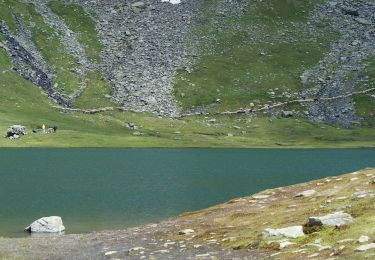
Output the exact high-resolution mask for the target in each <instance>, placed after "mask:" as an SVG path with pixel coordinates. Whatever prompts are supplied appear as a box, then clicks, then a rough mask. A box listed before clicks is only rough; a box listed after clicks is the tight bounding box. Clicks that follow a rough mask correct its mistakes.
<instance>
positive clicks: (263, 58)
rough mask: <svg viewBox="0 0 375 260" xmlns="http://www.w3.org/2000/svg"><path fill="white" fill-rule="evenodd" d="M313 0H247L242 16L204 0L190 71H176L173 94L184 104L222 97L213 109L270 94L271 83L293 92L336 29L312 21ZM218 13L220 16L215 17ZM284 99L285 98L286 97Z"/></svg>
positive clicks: (266, 97) (244, 103)
mask: <svg viewBox="0 0 375 260" xmlns="http://www.w3.org/2000/svg"><path fill="white" fill-rule="evenodd" d="M321 2H322V1H320V0H314V1H287V0H285V1H284V0H283V1H272V0H266V1H257V2H251V3H250V2H248V5H247V7H246V9H245V11H244V13H243V14H242V15H241V16H239V17H238V16H223V17H222V16H220V14H218V13H217V10H216V8H215V6H217V5H218V3H217V1H207V2H206V4H205V5H204V6H203V8H202V10H201V14H200V15H201V16H199V18H198V19H197V21H196V25H195V28H194V29H193V31H192V35H193V36H192V37H197V38H199V39H209V40H206V44H205V40H202V41H203V44H201V45H200V46H194V47H193V48H198V49H200V52H201V56H202V57H201V58H200V60H199V62H198V63H197V64H196V67H195V68H194V71H193V72H191V73H189V72H186V71H180V72H179V73H178V76H177V82H176V85H175V96H176V98H177V99H178V100H179V101H180V103H181V105H182V107H183V108H185V109H188V108H191V107H194V106H199V105H202V104H209V103H213V102H215V100H217V99H221V100H222V103H221V105H220V106H217V107H216V108H215V109H214V110H220V111H222V110H226V109H235V108H239V107H248V106H249V104H250V103H251V102H255V103H256V102H262V103H264V102H267V101H269V100H270V97H269V94H268V93H267V92H269V90H270V89H272V90H275V89H276V90H277V91H278V92H280V93H282V92H288V93H289V94H291V95H293V93H294V92H296V91H298V90H299V89H300V86H301V82H300V75H301V74H302V72H303V71H304V70H305V69H307V68H310V67H312V66H313V65H315V64H316V63H317V62H318V61H319V60H320V59H321V58H322V57H323V56H324V54H325V53H327V52H328V51H329V50H330V45H331V43H332V41H333V40H335V39H336V38H337V36H338V35H337V34H336V33H334V32H332V31H330V30H329V27H327V26H326V25H327V24H323V25H322V24H321V23H314V22H310V25H309V26H308V27H307V26H306V23H307V21H308V17H309V13H310V12H311V11H312V10H313V8H314V6H315V5H316V4H318V3H321ZM217 17H220V18H217ZM284 100H285V98H284Z"/></svg>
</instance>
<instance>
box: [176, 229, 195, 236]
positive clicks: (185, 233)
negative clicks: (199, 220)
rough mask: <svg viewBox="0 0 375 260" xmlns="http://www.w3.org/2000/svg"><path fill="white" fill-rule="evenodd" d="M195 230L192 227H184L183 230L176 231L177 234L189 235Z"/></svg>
mask: <svg viewBox="0 0 375 260" xmlns="http://www.w3.org/2000/svg"><path fill="white" fill-rule="evenodd" d="M194 232H195V231H194V230H193V229H184V230H180V231H179V232H178V234H179V235H190V234H193V233H194Z"/></svg>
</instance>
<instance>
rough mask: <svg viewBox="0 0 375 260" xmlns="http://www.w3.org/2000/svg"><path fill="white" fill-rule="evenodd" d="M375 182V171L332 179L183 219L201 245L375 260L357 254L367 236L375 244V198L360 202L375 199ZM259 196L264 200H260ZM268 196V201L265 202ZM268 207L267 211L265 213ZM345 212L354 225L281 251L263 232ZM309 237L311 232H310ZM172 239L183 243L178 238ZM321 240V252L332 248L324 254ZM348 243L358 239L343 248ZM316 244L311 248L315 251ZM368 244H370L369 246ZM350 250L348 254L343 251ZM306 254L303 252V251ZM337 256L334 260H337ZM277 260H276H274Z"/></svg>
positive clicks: (287, 255)
mask: <svg viewBox="0 0 375 260" xmlns="http://www.w3.org/2000/svg"><path fill="white" fill-rule="evenodd" d="M374 177H375V170H374V169H366V170H362V171H359V172H356V173H353V174H347V175H343V176H339V177H328V178H325V179H322V180H316V181H311V182H308V183H303V184H298V185H293V186H288V187H282V188H277V189H272V190H266V191H263V192H261V193H258V194H254V195H253V196H249V197H244V198H240V199H234V200H232V201H230V202H227V203H225V204H221V205H217V206H214V207H211V208H209V209H205V210H202V211H199V212H193V213H187V214H185V215H183V216H181V217H180V219H181V220H189V223H190V224H189V226H183V227H180V229H184V228H192V229H194V230H195V231H196V233H195V238H193V239H194V240H196V241H195V243H197V244H199V243H200V244H204V243H207V240H211V239H216V240H217V241H218V243H219V246H220V247H225V248H233V249H243V248H248V249H258V250H262V251H264V252H267V253H268V254H269V255H272V254H275V253H276V254H277V256H276V255H275V257H276V258H278V259H303V258H305V257H308V256H310V255H313V254H317V255H316V256H315V257H309V258H312V259H328V258H329V257H330V256H331V257H332V256H334V257H340V259H364V258H365V257H367V256H372V257H373V256H374V255H373V250H372V251H371V250H370V251H367V252H355V251H354V250H355V248H357V247H358V246H360V243H359V242H357V241H356V240H357V239H358V238H359V237H360V236H361V235H366V236H369V237H370V240H369V242H368V243H371V242H373V241H374V239H375V229H374V223H375V217H374V212H375V204H374V202H373V200H374V199H373V198H369V197H367V198H363V199H356V198H354V197H353V194H354V193H355V192H356V191H364V190H365V191H370V192H372V193H375V185H374V184H371V183H372V182H371V180H373V179H374ZM309 189H314V190H316V191H317V193H316V194H315V195H314V196H312V197H306V198H295V197H294V196H295V195H296V194H297V193H299V192H301V191H305V190H309ZM258 196H259V197H258ZM261 196H268V197H263V198H262V197H261ZM262 206H263V207H262ZM338 210H343V211H345V212H347V213H349V214H351V215H352V216H353V218H354V223H353V224H351V225H349V226H347V227H342V228H339V229H338V228H333V227H327V228H321V229H317V230H315V231H314V232H312V230H310V231H309V232H312V233H310V234H308V235H306V236H305V237H303V238H298V239H289V241H290V242H293V243H295V244H294V245H291V246H289V247H287V248H285V249H282V250H279V249H278V246H279V244H278V243H277V242H272V241H277V240H279V241H280V240H282V239H280V238H279V239H277V238H275V239H265V238H263V235H262V232H263V230H264V229H265V228H283V227H288V226H295V225H304V224H305V223H306V221H307V218H308V217H309V216H322V215H326V214H330V213H333V212H335V211H338ZM305 230H306V231H308V230H307V229H305ZM170 239H172V240H173V239H178V237H176V236H175V235H172V237H171V238H170ZM316 239H321V242H320V245H321V246H330V247H331V248H328V249H325V250H321V251H319V249H318V246H312V245H311V244H314V243H316V242H315V240H316ZM343 239H353V241H348V242H346V243H339V242H338V241H340V240H343ZM309 244H310V245H309ZM363 244H367V243H363ZM341 246H344V248H341V249H340V247H341ZM301 249H302V250H303V251H300V250H301ZM331 254H333V255H331ZM272 259H273V258H272Z"/></svg>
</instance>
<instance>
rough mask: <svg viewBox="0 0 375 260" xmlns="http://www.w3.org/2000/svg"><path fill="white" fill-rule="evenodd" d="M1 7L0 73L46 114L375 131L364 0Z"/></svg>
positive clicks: (45, 2)
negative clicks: (280, 122)
mask: <svg viewBox="0 0 375 260" xmlns="http://www.w3.org/2000/svg"><path fill="white" fill-rule="evenodd" d="M0 7H1V8H0V9H1V11H0V21H1V22H0V55H1V57H0V66H1V69H2V70H3V74H2V76H1V75H0V77H3V79H4V80H3V82H6V80H8V81H9V79H6V77H5V76H8V74H9V75H10V74H11V77H12V79H14V80H15V81H17V82H18V83H17V84H18V85H20V84H22V85H23V84H28V83H26V82H24V81H23V82H21V81H20V79H19V78H17V79H16V77H17V75H18V76H21V77H22V78H23V79H24V80H26V81H27V82H31V83H32V84H34V85H36V86H39V87H40V88H41V89H42V91H43V95H47V96H48V97H49V98H50V100H52V101H53V102H54V103H55V104H51V105H50V108H51V109H52V110H55V108H53V107H55V106H56V105H57V106H58V107H61V109H63V108H64V110H62V111H65V112H67V111H70V112H77V113H79V112H80V111H81V112H85V111H96V112H95V113H102V114H108V113H107V111H117V110H116V109H119V111H133V112H144V113H151V114H153V115H156V116H163V117H171V118H175V119H181V118H182V117H185V118H186V117H189V116H192V118H195V117H194V116H198V117H199V118H200V120H203V121H206V120H211V119H212V120H213V119H216V118H214V117H217V115H219V114H225V115H234V116H231V117H230V120H237V119H238V120H244V121H246V122H250V121H251V120H252V119H254V118H262V119H263V118H267V119H270V120H274V119H280V118H289V124H290V126H291V127H292V125H294V124H297V123H296V122H318V123H323V124H329V125H334V126H340V127H344V128H353V127H354V128H356V127H366V128H372V127H374V125H375V106H374V102H375V48H374V47H375V46H374V45H375V31H374V24H375V1H373V0H360V1H346V0H335V1H333V0H326V1H320V0H313V1H307V0H300V1H297V0H281V1H278V2H275V1H271V0H265V1H257V0H254V1H252V0H240V1H234V0H219V1H213V0H189V1H188V0H181V1H160V0H142V1H135V0H133V1H131V0H126V1H124V0H116V1H99V0H92V1H86V0H62V1H57V0H16V1H11V0H0ZM4 87H6V85H4ZM4 91H6V90H4ZM26 103H27V102H26ZM70 108H71V110H69V109H70ZM142 115H143V114H142ZM238 116H239V117H240V118H238ZM117 117H118V116H117V114H116V116H115V118H116V119H115V118H112V119H110V121H111V122H114V123H115V122H118V118H117ZM204 117H209V118H204ZM293 119H296V120H293ZM92 120H93V121H95V120H96V119H92ZM193 120H195V119H193ZM212 122H213V121H212ZM19 124H23V123H22V122H20V123H19ZM232 124H233V125H236V123H235V121H233V123H232ZM211 125H215V127H216V128H218V127H220V124H211ZM197 132H201V131H197ZM245 132H246V131H245ZM241 133H242V135H246V133H244V131H241ZM226 134H227V133H226Z"/></svg>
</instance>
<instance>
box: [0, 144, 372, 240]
mask: <svg viewBox="0 0 375 260" xmlns="http://www.w3.org/2000/svg"><path fill="white" fill-rule="evenodd" d="M365 167H375V149H310V150H304V149H301V150H299V149H296V150H277V149H0V236H9V237H15V236H23V235H26V234H24V232H22V230H23V228H24V227H25V226H26V225H28V224H30V223H31V222H32V221H34V220H35V219H38V218H40V217H43V216H52V215H58V216H61V217H62V218H63V221H64V224H65V226H66V228H67V233H81V232H89V231H94V230H102V229H123V228H126V227H130V226H135V225H141V224H145V223H150V222H156V221H160V220H162V219H165V218H168V217H172V216H176V215H178V214H180V213H182V212H186V211H192V210H198V209H202V208H205V207H208V206H211V205H214V204H217V203H221V202H225V201H227V200H229V199H232V198H235V197H240V196H245V195H250V194H252V193H255V192H258V191H261V190H264V189H267V188H274V187H279V186H284V185H289V184H294V183H299V182H305V181H308V180H312V179H318V178H322V177H326V176H332V175H339V174H343V173H346V172H350V171H355V170H358V169H361V168H365Z"/></svg>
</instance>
